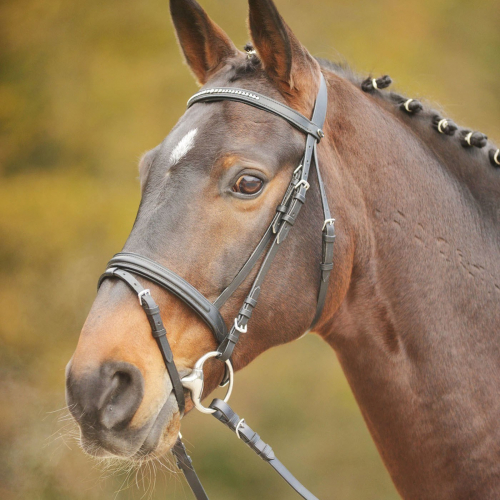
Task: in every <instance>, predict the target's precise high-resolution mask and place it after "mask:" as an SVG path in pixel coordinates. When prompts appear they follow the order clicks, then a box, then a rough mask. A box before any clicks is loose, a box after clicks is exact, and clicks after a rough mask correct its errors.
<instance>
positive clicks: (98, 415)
mask: <svg viewBox="0 0 500 500" xmlns="http://www.w3.org/2000/svg"><path fill="white" fill-rule="evenodd" d="M170 9H171V14H172V19H173V23H174V26H175V29H176V33H177V37H178V41H179V44H180V47H181V49H182V52H183V54H184V57H185V60H186V62H187V64H188V65H189V67H190V69H191V70H192V72H193V73H194V76H195V77H196V79H197V81H198V82H199V84H200V85H201V86H203V88H204V89H206V88H231V87H235V86H237V87H239V88H244V89H247V90H248V91H251V92H255V93H258V94H262V95H265V96H268V97H271V98H272V99H274V100H275V101H277V102H279V103H283V104H286V105H287V106H289V107H290V108H293V109H294V110H296V111H298V112H300V113H301V114H303V115H305V116H306V117H310V116H311V114H312V110H313V108H314V105H315V100H316V96H317V95H318V91H319V82H320V76H321V75H323V77H324V79H325V81H326V85H327V89H328V110H327V116H326V122H325V125H324V128H323V132H324V135H325V137H324V138H323V140H322V141H321V144H320V145H319V146H318V155H319V163H320V164H321V175H322V177H323V181H324V184H325V186H326V195H327V198H328V201H329V204H330V207H331V211H332V216H333V217H334V218H335V220H336V222H335V225H336V232H337V233H336V235H337V238H336V242H335V253H334V261H333V264H334V265H333V270H332V274H331V278H330V282H329V287H328V294H327V300H326V303H325V307H324V309H323V311H322V314H321V316H320V317H319V320H318V321H317V323H316V325H315V326H314V333H315V334H317V335H319V336H320V337H321V338H323V339H324V340H325V342H326V343H328V344H329V345H330V346H331V347H332V348H333V349H334V350H335V353H336V354H337V357H338V359H339V361H340V363H341V365H342V368H343V370H344V372H345V375H346V377H347V379H348V382H349V384H350V386H351V388H352V391H353V393H354V395H355V397H356V400H357V402H358V404H359V407H360V409H361V412H362V414H363V417H364V419H365V421H366V424H367V426H368V429H369V431H370V433H371V435H372V436H373V439H374V441H375V443H376V446H377V448H378V450H379V452H380V455H381V457H382V459H383V461H384V463H385V465H386V467H387V469H388V471H389V473H390V475H391V477H392V480H393V481H394V484H395V486H396V488H397V490H398V492H399V493H400V495H401V496H402V497H403V498H405V499H412V500H416V499H430V498H432V499H440V500H441V499H442V500H444V499H446V500H450V499H473V498H474V499H493V498H499V497H500V426H499V424H498V422H499V420H500V398H499V397H498V388H499V387H500V342H499V340H498V338H497V336H498V332H499V331H500V315H499V313H498V306H499V302H500V258H499V257H500V232H499V227H500V207H499V201H500V179H499V175H500V170H498V168H495V167H498V166H499V165H500V154H499V150H498V149H497V148H496V147H494V146H493V145H492V144H491V143H490V142H489V141H488V139H487V138H486V136H484V135H483V134H481V133H479V132H473V131H471V130H468V129H462V128H460V127H457V126H456V125H455V124H454V123H453V122H452V121H451V120H449V119H446V118H443V117H442V116H441V115H440V113H438V112H436V111H434V110H432V109H428V108H426V107H424V106H423V105H422V104H421V103H420V102H418V101H416V100H413V99H408V98H405V97H402V96H400V95H399V94H395V93H392V92H388V91H385V90H384V89H385V87H387V86H388V85H389V84H390V79H389V78H388V77H383V78H378V79H376V78H368V79H366V80H363V79H361V78H359V77H357V76H356V75H354V74H353V73H352V72H351V71H350V70H349V69H348V68H346V67H341V66H339V65H336V64H333V63H330V62H328V61H323V60H318V59H315V58H313V57H312V56H311V55H310V54H309V52H308V51H307V49H305V47H304V46H303V45H302V44H301V43H300V42H299V40H298V39H297V38H296V36H295V35H294V34H293V32H292V30H291V29H290V28H289V27H288V25H287V24H286V23H285V21H284V20H283V19H282V17H281V16H280V14H279V13H278V11H277V9H276V6H275V4H274V3H273V1H272V0H249V9H250V14H249V27H250V34H251V39H252V45H251V46H248V47H246V50H245V51H240V50H238V49H237V48H236V47H235V45H234V44H233V43H232V42H231V40H230V39H229V38H228V36H227V35H226V34H225V33H224V32H223V31H222V30H221V28H219V27H218V26H217V25H216V24H215V23H214V22H213V21H212V20H211V19H210V18H209V17H208V15H207V14H206V13H205V11H204V10H203V9H202V8H201V7H200V5H199V4H198V3H197V2H196V1H195V0H171V1H170ZM303 153H304V135H303V134H301V133H300V132H299V131H297V130H295V129H294V128H292V127H291V126H290V125H289V124H288V123H286V121H284V120H282V119H281V118H280V117H278V116H275V115H273V114H270V113H265V112H263V111H262V110H259V109H255V108H253V107H250V106H245V105H242V104H240V103H237V102H228V101H221V102H213V103H210V104H200V105H196V106H192V107H190V108H189V109H188V110H187V111H186V113H185V114H184V115H183V116H182V117H181V119H180V120H179V122H178V123H177V125H176V126H175V127H174V128H173V130H172V131H171V132H170V134H169V135H168V136H167V138H166V139H165V140H164V141H163V142H162V143H161V144H160V145H158V146H157V147H155V148H154V149H152V150H151V151H149V152H148V153H147V154H145V155H144V157H143V158H142V160H141V162H140V166H139V171H140V181H141V189H142V201H141V204H140V207H139V211H138V214H137V218H136V221H135V223H134V226H133V229H132V232H131V234H130V236H129V238H128V240H127V242H126V244H125V247H124V251H126V252H131V253H134V254H140V255H143V256H145V257H149V258H150V259H152V260H154V261H156V262H159V263H160V264H162V265H163V266H165V267H167V268H168V269H170V270H172V271H173V272H175V273H176V274H177V275H178V276H181V277H182V278H183V279H184V280H187V281H188V282H189V283H191V285H193V286H194V287H195V288H196V289H197V290H199V291H200V292H201V293H202V294H203V295H204V296H205V297H206V298H207V299H209V300H210V301H214V300H215V299H216V298H217V297H218V295H219V294H220V293H221V291H222V290H224V289H225V288H226V287H227V286H228V285H229V284H230V283H231V281H232V280H233V278H234V276H235V275H237V274H238V272H239V270H240V268H241V266H242V265H243V264H244V263H245V261H246V260H247V259H248V258H249V257H250V255H251V253H252V251H253V249H254V248H255V247H256V245H257V244H258V242H259V240H260V239H261V237H262V234H263V233H264V231H265V230H266V227H267V226H268V225H269V223H270V221H271V220H272V219H273V217H274V215H275V209H276V205H278V204H279V202H280V200H281V198H282V197H283V193H284V192H285V190H286V188H287V185H288V183H289V180H290V176H291V175H292V172H293V171H294V169H296V168H297V165H298V164H299V162H300V161H301V157H302V155H303ZM316 177H317V176H316V173H315V172H314V171H312V173H311V181H310V182H311V189H310V190H309V192H308V195H307V196H308V202H307V204H305V205H304V208H303V210H302V212H301V214H300V217H298V218H297V221H296V222H295V227H294V229H293V232H291V233H290V237H289V238H288V239H287V240H286V241H285V242H284V243H283V248H282V250H281V251H280V253H278V254H277V256H276V258H275V260H274V262H273V265H272V266H271V268H270V270H269V273H268V276H267V278H266V281H265V282H264V284H263V286H262V290H261V297H260V302H259V305H258V307H256V309H255V313H254V315H253V317H252V320H251V322H250V325H249V328H248V331H247V332H245V333H241V338H240V341H239V343H238V344H237V346H236V347H235V349H234V353H233V355H232V358H231V359H232V363H233V365H234V368H235V370H240V369H242V368H244V367H245V366H246V365H248V364H249V363H250V362H251V361H252V360H253V359H255V358H256V357H257V356H258V355H259V354H261V353H263V352H264V351H266V350H268V349H269V348H271V347H273V346H278V345H281V344H284V343H287V342H291V341H293V340H295V339H298V338H300V337H301V336H302V335H304V334H305V333H307V331H308V329H309V327H310V325H311V322H312V320H313V317H314V315H315V311H316V305H317V295H318V283H319V282H320V277H321V270H320V267H319V265H318V263H319V262H321V253H322V237H321V234H322V226H323V225H324V220H323V211H322V209H321V197H320V192H319V190H318V189H317V188H314V186H315V185H317V182H318V179H317V178H316ZM256 272H257V268H256V269H255V270H254V271H253V272H252V273H251V274H250V275H249V276H248V278H247V279H246V280H245V281H244V282H243V283H242V285H241V286H240V287H239V288H238V289H237V290H236V292H235V294H234V295H233V296H232V297H231V298H230V299H229V300H228V301H227V303H226V304H225V305H224V306H223V307H222V309H221V314H222V317H223V318H224V321H225V322H226V323H227V324H228V325H230V324H231V321H232V318H234V317H235V316H236V315H237V314H238V310H239V307H240V305H241V303H242V301H243V300H244V299H245V296H246V294H247V293H248V290H249V289H250V285H251V280H252V279H253V278H254V277H255V273H256ZM143 281H145V280H143ZM143 284H145V285H146V283H143ZM147 286H148V287H149V288H150V290H151V292H150V293H151V295H152V296H154V298H155V300H156V302H157V303H158V305H159V308H160V311H161V320H162V321H163V323H164V325H165V327H166V330H167V331H168V341H169V343H170V345H171V347H172V351H173V358H174V360H175V365H176V366H177V369H178V370H179V373H180V374H181V376H185V375H188V374H189V373H190V372H191V371H192V369H193V366H194V365H195V363H196V361H197V360H198V359H199V358H201V357H202V356H204V355H205V354H206V353H208V352H211V351H214V348H215V347H216V341H215V339H214V336H213V335H212V333H211V332H210V330H209V328H208V327H207V325H206V324H205V323H204V322H203V321H202V320H201V319H200V317H198V316H197V315H196V314H193V312H192V310H191V309H190V308H189V307H188V306H187V305H186V304H185V303H184V302H183V301H182V300H180V299H179V298H178V297H176V296H175V295H173V294H171V293H168V292H166V291H165V290H163V289H162V288H161V287H159V286H157V285H155V284H154V283H147ZM223 377H224V368H223V364H222V363H220V362H218V361H217V360H210V362H208V363H207V364H206V367H205V386H204V393H203V394H204V396H207V395H208V394H210V393H211V392H212V391H213V390H214V389H215V388H216V387H217V385H218V384H219V383H220V381H221V379H222V378H223ZM66 384H67V385H66V387H67V400H68V405H69V408H70V409H71V412H72V414H73V417H74V418H75V420H76V421H77V422H78V424H79V426H80V429H81V442H82V446H83V448H84V450H86V451H87V452H88V453H90V454H91V455H94V456H98V457H112V456H118V457H123V458H127V459H129V460H131V461H134V460H144V459H147V458H148V457H153V456H154V455H161V454H164V453H167V452H168V451H169V450H170V449H171V448H172V446H173V445H174V443H175V441H176V439H177V436H178V433H179V429H180V425H181V414H180V412H179V406H178V404H177V401H176V397H175V395H174V393H173V390H172V383H171V380H170V378H169V376H168V375H167V373H166V369H165V364H164V361H163V359H162V356H161V354H160V352H159V351H158V349H157V347H156V345H155V340H154V338H153V337H152V336H151V329H150V325H149V324H148V321H147V320H146V318H145V316H144V312H143V311H142V309H141V307H140V306H139V304H137V297H134V295H133V294H131V293H130V290H129V289H128V288H127V286H126V284H124V283H123V282H120V281H116V280H113V281H112V280H106V281H105V282H104V283H103V284H102V286H101V287H100V289H99V292H98V295H97V298H96V300H95V302H94V305H93V307H92V309H91V311H90V313H89V316H88V318H87V321H86V322H85V325H84V327H83V330H82V332H81V335H80V339H79V342H78V346H77V348H76V351H75V353H74V355H73V357H72V359H71V361H70V362H69V364H68V367H67V376H66ZM192 408H193V402H192V401H191V400H190V399H189V395H187V399H186V413H187V412H189V411H190V410H191V409H192Z"/></svg>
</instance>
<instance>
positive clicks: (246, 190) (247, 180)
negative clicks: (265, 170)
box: [233, 175, 264, 195]
mask: <svg viewBox="0 0 500 500" xmlns="http://www.w3.org/2000/svg"><path fill="white" fill-rule="evenodd" d="M263 185H264V181H263V180H262V179H259V178H258V177H255V176H253V175H242V176H241V177H240V178H239V179H238V180H237V181H236V184H235V185H234V186H233V191H234V192H235V193H241V194H246V195H252V194H257V193H258V192H259V191H260V190H261V189H262V186H263Z"/></svg>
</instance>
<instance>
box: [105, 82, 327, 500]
mask: <svg viewBox="0 0 500 500" xmlns="http://www.w3.org/2000/svg"><path fill="white" fill-rule="evenodd" d="M224 100H225V101H228V100H229V101H235V102H240V103H244V104H247V105H250V106H254V107H256V108H258V109H261V110H263V111H267V112H269V113H273V114H275V115H277V116H279V117H281V118H283V119H284V120H286V121H287V122H288V123H290V125H292V126H293V127H295V128H296V129H298V130H300V131H301V132H303V133H304V134H305V135H306V137H307V139H306V145H305V151H304V156H303V158H302V162H301V164H300V165H299V166H298V167H297V168H296V169H295V171H294V172H293V175H292V179H291V181H290V184H289V185H288V188H287V190H286V192H285V195H284V196H283V199H282V201H281V203H280V204H279V205H278V207H277V209H276V214H275V215H274V217H273V220H272V221H271V224H270V225H269V227H268V228H267V230H266V232H265V233H264V236H263V237H262V239H261V240H260V242H259V244H258V245H257V247H256V248H255V250H254V251H253V253H252V255H251V256H250V258H249V259H248V260H247V261H246V262H245V264H244V265H243V267H242V268H241V269H240V271H239V272H238V274H237V275H236V276H235V278H234V279H233V281H232V282H231V284H230V285H229V286H228V287H227V288H226V289H225V290H224V291H223V292H222V293H221V295H220V296H219V297H218V298H217V300H216V301H215V302H214V303H211V302H210V301H209V300H208V299H206V298H205V297H204V296H203V295H202V294H201V293H200V292H199V291H198V290H196V288H194V287H193V286H192V285H190V284H189V283H188V282H187V281H186V280H184V279H183V278H181V277H180V276H178V275H177V274H175V273H174V272H172V271H171V270H169V269H166V268H165V267H163V266H161V265H160V264H158V263H157V262H155V261H153V260H151V259H148V258H146V257H143V256H141V255H137V254H134V253H119V254H117V255H115V256H114V257H113V258H112V259H111V261H110V262H109V263H108V269H107V270H106V272H105V273H104V274H103V275H102V276H101V277H100V279H99V285H98V287H100V286H101V284H102V282H103V281H104V280H106V279H111V278H115V279H120V280H122V281H124V282H125V283H126V284H127V285H128V286H129V287H130V288H131V289H132V290H133V291H134V292H135V293H136V294H137V296H138V298H139V303H140V305H141V306H142V308H143V310H144V312H145V313H146V316H147V318H148V320H149V324H150V325H151V330H152V334H153V337H154V338H155V340H156V342H157V344H158V347H159V348H160V352H161V354H162V357H163V360H164V362H165V366H166V368H167V371H168V374H169V376H170V380H171V381H172V387H173V392H174V395H175V398H176V400H177V405H178V407H179V412H180V415H181V417H182V416H183V414H184V409H185V399H184V388H186V389H188V390H189V391H190V392H191V399H192V401H193V403H194V405H195V406H196V407H197V408H198V409H199V410H200V411H202V412H203V413H211V414H212V415H213V416H215V418H217V420H219V421H220V422H222V423H224V424H225V425H226V426H227V427H229V428H230V429H231V430H232V431H233V432H235V433H236V435H237V436H238V438H240V439H241V440H242V441H244V442H245V443H246V444H248V445H249V446H250V448H252V449H253V450H254V451H255V452H256V453H257V454H258V455H259V456H260V457H261V458H263V459H264V460H266V461H267V462H269V464H270V465H271V466H272V467H273V468H274V469H275V470H276V471H277V472H278V473H279V474H280V475H281V476H282V477H283V479H284V480H285V481H287V482H288V484H289V485H290V486H291V487H292V488H293V489H294V490H295V491H296V492H297V493H299V494H300V495H301V496H302V497H303V498H305V499H307V500H317V498H316V497H315V496H314V495H313V494H311V493H310V492H309V491H308V490H306V489H305V488H304V487H303V486H302V485H301V484H300V483H299V482H298V481H297V480H296V479H295V478H294V477H293V475H292V474H291V473H290V472H289V471H288V470H287V469H286V468H285V467H284V466H283V464H281V462H280V461H279V460H278V459H277V458H276V457H275V455H274V453H273V450H272V448H271V447H270V446H269V445H267V444H266V443H264V442H263V441H262V439H260V436H259V435H258V434H256V433H255V432H253V431H252V429H250V427H249V426H248V425H247V424H246V423H245V420H244V419H240V417H239V416H238V415H237V414H236V413H234V412H233V410H232V409H231V408H230V407H229V405H228V404H227V401H228V399H229V396H230V394H231V391H232V387H233V369H232V366H231V361H230V358H231V356H232V354H233V351H234V348H235V346H236V344H237V343H238V340H239V338H240V335H241V333H246V332H247V328H248V322H249V321H250V318H251V316H252V312H253V310H254V308H255V306H256V305H257V301H258V298H259V294H260V291H261V286H262V283H263V281H264V279H265V277H266V275H267V272H268V271H269V269H270V267H271V264H272V261H273V259H274V257H275V256H276V253H277V252H278V249H279V248H280V246H281V244H282V243H283V242H284V241H285V239H286V238H287V236H288V234H289V232H290V229H291V228H292V227H293V225H294V224H295V221H296V220H297V217H298V215H299V212H300V209H301V208H302V206H303V205H304V203H305V201H306V193H307V191H308V189H309V187H310V185H309V182H308V178H309V172H310V170H311V167H312V165H313V164H314V167H315V169H316V174H317V177H318V184H319V191H320V195H321V202H322V205H323V214H324V224H323V229H322V236H323V251H322V262H321V264H320V269H321V280H320V286H319V292H318V298H317V308H316V314H315V316H314V319H313V321H312V324H311V328H313V327H314V325H315V324H316V322H317V321H318V319H319V318H320V316H321V313H322V311H323V306H324V304H325V299H326V294H327V291H328V282H329V279H330V273H331V271H332V269H333V244H334V241H335V226H334V222H335V221H334V219H332V217H331V215H330V209H329V206H328V200H327V197H326V192H325V186H324V184H323V180H322V178H321V173H320V170H319V165H318V156H317V144H318V143H319V142H320V141H321V139H322V138H323V137H324V133H323V130H322V129H323V125H324V122H325V118H326V111H327V104H328V95H327V87H326V82H325V79H324V77H323V75H321V81H320V89H319V92H318V96H317V98H316V104H315V107H314V112H313V116H312V119H311V120H309V119H307V118H306V117H305V116H303V115H302V114H300V113H299V112H297V111H295V110H294V109H292V108H290V107H288V106H286V105H284V104H282V103H280V102H278V101H275V100H274V99H270V98H269V97H266V96H264V95H262V94H258V93H257V92H251V91H248V90H244V89H238V88H215V89H207V90H202V91H201V92H198V93H197V94H195V95H194V96H193V97H191V99H189V101H188V108H189V107H191V106H193V105H195V104H197V103H210V102H216V101H224ZM266 250H267V251H266ZM264 253H265V255H264ZM263 255H264V258H263V261H262V264H261V266H260V269H259V271H258V272H257V276H256V277H255V279H254V281H253V284H252V287H251V289H250V292H249V293H248V295H247V297H246V299H245V301H244V302H243V305H242V307H241V309H240V311H239V313H238V315H237V317H236V318H235V319H234V323H233V324H232V325H231V327H230V328H229V331H228V328H227V326H226V323H225V321H224V319H223V318H222V315H221V314H220V309H221V307H222V306H223V305H224V304H225V303H226V302H227V300H228V299H229V298H230V297H231V296H232V295H233V294H234V292H235V291H236V290H237V289H238V287H239V286H240V285H241V284H242V283H243V281H244V280H245V279H246V278H247V277H248V275H249V274H250V273H251V271H252V270H253V269H254V267H255V265H256V264H257V262H258V261H259V259H260V258H261V257H262V256H263ZM137 276H140V277H142V278H145V279H146V280H148V281H150V282H152V283H155V284H156V285H158V286H160V287H162V288H164V289H165V290H168V291H169V292H171V293H173V294H174V295H175V296H176V297H178V298H179V299H181V300H182V301H183V302H184V303H185V304H186V305H187V306H189V307H190V308H191V309H192V310H193V311H194V312H195V313H196V314H197V315H198V316H199V317H200V318H201V319H202V320H203V321H204V322H205V324H206V325H207V326H208V327H209V328H210V330H211V331H212V333H213V334H214V336H215V338H216V340H217V342H218V344H219V347H218V349H217V351H214V352H211V353H207V354H205V355H204V356H203V357H202V358H201V359H200V360H198V362H197V363H196V364H195V367H194V369H193V370H192V372H191V374H189V375H188V376H186V377H184V378H183V379H181V378H180V376H179V372H178V371H177V367H176V366H175V363H174V358H173V354H172V350H171V348H170V345H169V343H168V340H167V332H166V330H165V327H164V325H163V321H162V319H161V315H160V309H159V307H158V306H157V304H156V303H155V301H154V300H153V298H152V296H151V293H150V291H149V290H148V289H145V288H144V287H143V286H142V285H141V284H140V282H139V280H138V279H137ZM210 358H217V359H219V360H220V361H222V362H224V363H225V365H226V373H225V375H224V379H223V383H222V384H221V385H225V384H226V383H229V389H228V394H227V395H226V398H225V399H224V401H221V400H220V399H214V400H213V401H212V403H211V404H210V406H209V407H208V408H207V407H204V406H203V405H202V404H201V397H202V393H203V381H204V379H203V365H204V363H205V361H206V360H207V359H210ZM172 451H173V453H174V455H175V456H176V458H177V464H178V466H179V468H180V469H181V470H182V471H183V472H184V474H185V476H186V479H187V481H188V483H189V485H190V487H191V489H192V490H193V493H194V495H195V496H196V498H197V499H198V500H208V497H207V495H206V493H205V491H204V489H203V487H202V485H201V483H200V481H199V479H198V477H197V475H196V473H195V472H194V469H193V466H192V463H191V459H190V458H189V456H188V455H187V453H186V449H185V447H184V444H183V443H182V441H181V437H180V434H179V438H178V440H177V442H176V444H175V446H174V448H173V449H172Z"/></svg>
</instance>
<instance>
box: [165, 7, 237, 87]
mask: <svg viewBox="0 0 500 500" xmlns="http://www.w3.org/2000/svg"><path fill="white" fill-rule="evenodd" d="M170 13H171V15H172V21H173V23H174V27H175V31H176V33H177V39H178V41H179V45H180V47H181V49H182V52H183V53H184V57H185V58H186V62H187V64H188V66H189V67H190V68H191V70H192V71H193V73H194V75H195V77H196V79H197V80H198V82H199V83H200V84H201V85H203V84H205V83H206V82H207V80H208V79H209V78H210V76H211V75H212V74H213V73H215V72H216V71H217V70H218V69H219V68H220V66H221V64H222V63H223V62H224V61H225V60H226V59H227V58H229V57H231V56H234V55H236V54H237V53H238V50H237V49H236V47H235V46H234V44H233V42H232V41H231V40H230V39H229V37H228V36H227V35H226V33H224V31H223V30H222V29H221V28H219V26H217V24H215V23H214V22H213V21H212V20H211V19H210V18H209V17H208V15H207V13H206V12H205V11H204V10H203V9H202V8H201V6H200V4H199V3H198V2H196V0H170Z"/></svg>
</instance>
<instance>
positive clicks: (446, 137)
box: [231, 44, 500, 220]
mask: <svg viewBox="0 0 500 500" xmlns="http://www.w3.org/2000/svg"><path fill="white" fill-rule="evenodd" d="M245 51H246V52H247V54H248V58H247V59H246V60H245V62H244V63H242V64H241V65H239V66H238V67H235V68H234V74H233V78H232V79H231V80H232V81H233V80H238V79H240V78H244V77H246V76H248V75H250V74H252V73H254V72H257V70H258V69H259V68H260V67H261V62H260V59H259V57H258V55H257V54H256V53H255V51H254V50H253V47H252V45H251V44H247V45H246V46H245ZM316 60H317V61H318V63H319V64H320V66H321V68H322V69H323V70H324V71H326V72H331V73H335V74H336V75H338V76H340V77H342V78H344V79H346V80H347V81H349V82H351V83H352V84H353V85H355V86H356V87H358V88H360V89H361V90H362V91H363V92H365V93H366V94H368V95H370V97H371V98H373V99H374V100H375V101H376V102H377V103H378V104H379V105H380V106H381V107H383V108H384V109H385V110H388V111H389V112H391V113H392V114H393V115H394V116H395V117H396V119H397V120H398V121H400V122H401V123H402V126H404V125H406V126H407V127H408V128H409V129H410V130H411V131H412V132H413V133H414V134H415V135H416V136H417V137H418V138H419V139H420V142H421V143H422V144H423V145H425V147H427V148H428V149H429V150H430V151H432V152H433V154H434V155H435V156H436V157H437V158H438V160H439V163H440V164H441V165H442V166H443V167H444V168H446V169H447V170H448V172H450V173H451V174H452V175H453V176H454V177H455V178H456V179H457V180H458V181H459V182H460V183H461V184H462V185H466V186H467V188H468V191H469V192H470V193H471V194H472V196H473V198H474V199H475V200H476V201H477V202H479V204H480V206H481V208H482V209H483V211H484V210H485V211H489V212H490V214H491V215H492V216H493V217H494V219H495V220H498V217H499V212H498V209H499V206H498V202H499V201H500V152H499V150H498V147H497V146H495V145H494V144H493V143H492V142H491V141H489V140H488V137H487V136H486V135H485V134H483V133H481V132H477V131H473V130H471V129H469V128H466V127H460V126H458V125H456V124H455V123H454V122H453V120H451V119H450V118H447V117H446V116H445V115H444V113H443V111H439V110H437V109H434V108H433V107H431V106H430V105H429V104H428V103H427V102H425V104H423V103H422V102H420V101H419V100H417V99H411V98H409V97H405V96H403V95H402V94H400V93H397V92H392V91H385V90H384V89H386V88H387V87H389V86H390V85H391V84H392V79H391V78H390V77H389V76H387V75H385V76H382V77H380V78H373V77H372V76H368V77H366V76H365V77H362V76H360V75H359V74H358V73H356V72H355V71H353V70H352V68H351V67H350V66H349V65H348V64H347V63H336V62H332V61H329V60H326V59H321V58H316ZM403 124H404V125H403Z"/></svg>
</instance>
